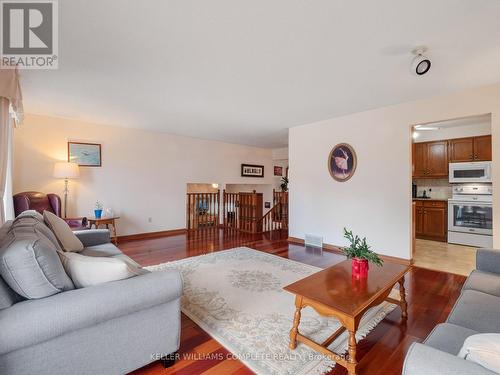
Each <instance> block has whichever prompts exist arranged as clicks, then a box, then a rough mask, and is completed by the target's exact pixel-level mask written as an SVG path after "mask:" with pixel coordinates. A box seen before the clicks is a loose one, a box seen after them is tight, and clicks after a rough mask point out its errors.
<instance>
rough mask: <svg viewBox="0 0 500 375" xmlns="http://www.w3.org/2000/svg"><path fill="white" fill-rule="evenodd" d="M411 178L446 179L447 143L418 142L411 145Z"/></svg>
mask: <svg viewBox="0 0 500 375" xmlns="http://www.w3.org/2000/svg"><path fill="white" fill-rule="evenodd" d="M413 177H415V178H445V177H448V142H447V141H435V142H420V143H414V144H413Z"/></svg>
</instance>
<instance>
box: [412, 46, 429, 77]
mask: <svg viewBox="0 0 500 375" xmlns="http://www.w3.org/2000/svg"><path fill="white" fill-rule="evenodd" d="M425 52H427V47H425V46H420V47H416V48H415V49H414V50H413V51H411V53H413V54H414V55H415V57H414V59H413V61H412V62H411V71H412V72H413V73H414V74H416V75H418V76H422V75H424V74H425V73H427V72H428V71H429V70H430V69H431V60H429V58H428V57H426V56H424V53H425Z"/></svg>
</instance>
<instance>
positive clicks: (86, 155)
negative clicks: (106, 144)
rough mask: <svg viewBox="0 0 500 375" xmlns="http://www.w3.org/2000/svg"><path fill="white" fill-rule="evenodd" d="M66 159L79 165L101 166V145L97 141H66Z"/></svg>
mask: <svg viewBox="0 0 500 375" xmlns="http://www.w3.org/2000/svg"><path fill="white" fill-rule="evenodd" d="M68 161H69V162H71V163H77V164H78V165H79V166H80V167H100V166H101V145H100V144H98V143H82V142H68Z"/></svg>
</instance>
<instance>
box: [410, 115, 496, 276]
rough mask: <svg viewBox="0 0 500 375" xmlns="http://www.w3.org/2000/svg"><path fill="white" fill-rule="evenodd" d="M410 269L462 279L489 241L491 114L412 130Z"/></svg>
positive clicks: (490, 231) (447, 121) (490, 215)
mask: <svg viewBox="0 0 500 375" xmlns="http://www.w3.org/2000/svg"><path fill="white" fill-rule="evenodd" d="M412 138H413V142H412V143H413V144H412V200H413V203H412V204H413V232H414V234H413V237H414V240H413V249H412V252H413V254H412V257H413V261H414V264H415V265H417V266H420V267H424V268H432V269H438V270H442V271H446V272H451V273H458V274H463V275H468V274H469V273H470V272H471V271H472V270H473V269H474V268H475V252H476V249H477V248H478V247H491V246H492V244H493V240H492V217H493V216H492V194H491V193H492V182H491V170H492V166H491V165H492V147H491V115H489V114H488V115H480V116H472V117H467V118H461V119H454V120H446V121H439V122H433V123H426V124H420V125H415V126H413V128H412Z"/></svg>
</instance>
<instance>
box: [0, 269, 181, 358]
mask: <svg viewBox="0 0 500 375" xmlns="http://www.w3.org/2000/svg"><path fill="white" fill-rule="evenodd" d="M181 294H182V279H181V276H180V273H179V272H178V271H176V270H167V271H159V272H151V273H147V274H145V275H141V276H136V277H132V278H130V279H125V280H120V281H113V282H109V283H105V284H100V285H96V286H91V287H88V288H82V289H74V290H70V291H67V292H62V293H59V294H55V295H53V296H50V297H47V298H41V299H37V300H27V301H23V302H18V303H16V304H15V305H13V306H11V307H9V308H6V309H3V310H0V332H2V334H1V335H0V355H1V354H4V353H8V352H11V351H13V350H16V349H19V348H22V347H27V346H30V345H35V344H38V343H40V342H43V341H47V340H50V339H53V338H55V337H58V336H60V335H63V334H65V333H67V332H72V331H76V330H79V329H84V328H87V327H91V326H95V325H96V324H99V323H102V322H105V321H107V320H110V319H114V318H118V317H120V316H124V315H127V314H132V313H135V312H138V311H140V310H144V309H148V308H151V307H154V306H157V305H160V304H163V303H168V302H171V301H174V300H176V299H178V298H179V297H180V296H181ZM169 318H173V319H180V311H179V316H178V317H168V316H166V317H165V319H167V320H168V319H169Z"/></svg>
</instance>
